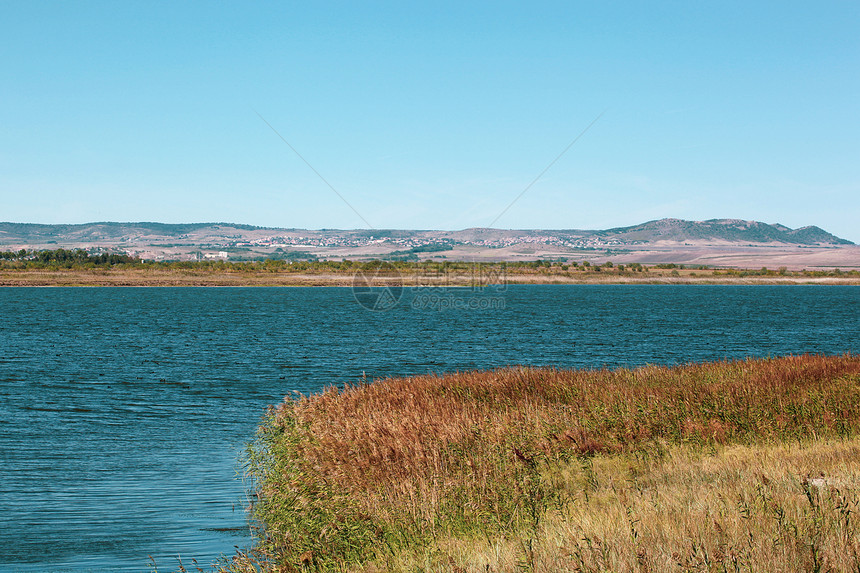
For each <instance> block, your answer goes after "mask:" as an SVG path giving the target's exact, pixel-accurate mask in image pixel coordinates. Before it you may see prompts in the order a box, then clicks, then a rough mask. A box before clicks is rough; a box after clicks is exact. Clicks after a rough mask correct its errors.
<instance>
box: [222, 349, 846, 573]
mask: <svg viewBox="0 0 860 573" xmlns="http://www.w3.org/2000/svg"><path fill="white" fill-rule="evenodd" d="M858 430H860V357H857V356H854V355H843V356H833V357H825V356H792V357H785V358H775V359H761V360H746V361H737V362H719V363H709V364H700V365H686V366H679V367H675V368H665V367H657V366H647V367H643V368H638V369H635V370H627V369H619V370H613V371H609V370H596V371H591V370H554V369H529V368H506V369H501V370H496V371H489V372H468V373H461V374H453V375H447V376H419V377H414V378H404V379H387V380H381V381H376V382H374V383H372V384H365V385H358V386H351V387H346V388H341V389H335V388H330V389H328V390H327V391H325V392H323V393H322V394H319V395H313V396H307V397H302V396H296V397H291V398H288V399H287V400H286V401H285V402H284V403H283V404H281V405H280V406H279V407H278V408H276V409H273V410H272V411H271V412H270V414H269V416H268V417H267V419H266V421H265V423H264V424H263V425H262V426H261V428H260V430H259V432H258V437H257V440H256V442H255V443H254V444H253V445H252V446H251V447H250V448H249V451H248V459H247V462H248V471H249V476H251V477H252V478H253V479H252V482H251V483H252V486H253V490H254V492H255V502H254V504H253V513H254V517H255V519H256V520H258V523H259V528H258V540H257V541H258V543H257V546H256V548H254V549H253V550H250V551H248V552H240V553H237V554H236V555H235V556H234V557H233V558H232V560H231V561H229V562H225V563H224V565H223V569H224V570H225V571H255V570H267V571H302V570H316V571H367V572H370V571H454V572H464V571H470V572H472V571H474V572H477V571H484V572H486V571H496V572H503V571H514V570H526V571H546V572H549V571H637V572H641V571H672V570H674V571H798V570H804V571H857V570H858V567H860V530H858V528H857V525H858V518H857V512H858V510H860V499H858V495H860V456H858V454H860V439H858V438H857V432H858Z"/></svg>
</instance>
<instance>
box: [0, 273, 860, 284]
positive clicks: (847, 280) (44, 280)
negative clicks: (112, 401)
mask: <svg viewBox="0 0 860 573" xmlns="http://www.w3.org/2000/svg"><path fill="white" fill-rule="evenodd" d="M571 275H572V273H571V274H560V273H559V274H539V273H511V274H507V275H506V276H505V277H504V279H503V280H502V281H493V282H492V283H489V282H487V281H483V282H482V281H480V279H479V280H477V281H476V280H475V277H474V275H472V274H470V273H468V272H465V273H451V274H449V275H446V276H444V277H442V278H443V279H444V280H440V277H438V276H422V275H420V274H410V273H404V274H403V275H401V276H399V277H388V278H383V277H377V278H375V279H374V286H382V285H384V284H392V285H395V284H400V285H402V286H404V287H432V286H436V287H470V286H471V287H474V286H479V287H480V286H484V287H486V286H489V285H490V284H507V285H515V284H545V285H576V284H579V285H588V284H606V285H609V284H619V285H648V284H652V285H653V284H676V285H680V284H696V285H851V286H856V285H860V278H858V277H834V276H824V277H810V276H745V277H742V276H731V275H724V274H720V275H715V274H713V273H708V274H706V273H703V272H702V271H698V272H696V271H694V272H689V273H684V274H681V275H680V276H673V275H671V274H670V273H656V272H649V273H646V274H645V275H644V276H641V275H640V276H624V275H614V276H613V275H609V273H575V274H573V276H571ZM607 275H608V276H607ZM353 280H354V275H353V273H331V272H328V273H307V272H304V273H276V272H253V271H240V272H215V271H209V272H193V271H192V272H189V271H180V270H152V269H142V270H129V269H120V270H113V269H111V270H106V269H94V270H91V271H90V270H86V271H82V270H43V269H38V270H0V287H27V286H39V287H230V286H232V287H255V286H259V287H274V286H282V287H324V286H328V287H332V286H340V287H349V286H352V285H353Z"/></svg>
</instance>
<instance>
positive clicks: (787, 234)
mask: <svg viewBox="0 0 860 573" xmlns="http://www.w3.org/2000/svg"><path fill="white" fill-rule="evenodd" d="M260 232H263V233H267V232H268V233H269V234H278V235H279V234H287V235H294V234H297V233H298V234H301V235H304V236H315V237H351V238H373V239H391V240H394V239H404V238H415V237H422V236H426V237H439V238H445V239H447V240H452V241H455V242H460V243H466V244H468V243H474V242H486V241H493V240H501V239H517V238H529V237H531V238H533V239H534V238H537V237H542V236H546V235H548V234H551V235H555V236H560V237H564V238H568V239H576V238H585V237H594V238H604V239H607V240H610V239H611V240H613V241H618V242H621V243H630V244H642V243H653V242H657V241H671V242H678V243H684V242H690V241H721V242H726V243H739V244H740V243H785V244H790V245H853V244H854V243H852V242H851V241H848V240H846V239H842V238H839V237H837V236H835V235H832V234H830V233H828V232H827V231H825V230H824V229H821V228H820V227H816V226H814V225H812V226H807V227H800V228H798V229H791V228H789V227H786V226H785V225H780V224H778V223H777V224H772V225H771V224H768V223H761V222H759V221H742V220H739V219H709V220H707V221H686V220H683V219H659V220H656V221H648V222H647V223H642V224H640V225H633V226H631V227H616V228H613V229H605V230H580V229H568V230H540V229H527V230H509V229H489V228H471V229H464V230H462V231H433V230H408V229H350V230H339V229H321V230H308V229H294V228H292V229H288V228H278V227H257V226H253V225H240V224H236V223H179V224H173V223H150V222H139V223H118V222H99V223H84V224H80V225H43V224H37V223H0V246H2V245H8V244H18V243H34V244H38V243H45V242H47V241H56V242H64V243H68V242H81V243H87V242H102V241H120V242H128V241H135V240H137V239H143V238H151V239H160V240H165V239H184V238H191V237H192V236H193V237H204V236H232V237H236V238H239V237H242V236H244V235H246V234H251V235H258V234H260Z"/></svg>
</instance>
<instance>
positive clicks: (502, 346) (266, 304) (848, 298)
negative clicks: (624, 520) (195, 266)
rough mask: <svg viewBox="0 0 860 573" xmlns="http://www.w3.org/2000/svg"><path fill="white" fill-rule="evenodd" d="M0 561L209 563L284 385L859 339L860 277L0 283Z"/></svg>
mask: <svg viewBox="0 0 860 573" xmlns="http://www.w3.org/2000/svg"><path fill="white" fill-rule="evenodd" d="M0 308H2V320H0V571H121V570H128V571H147V570H148V565H149V563H150V561H149V556H152V557H153V558H154V559H155V561H156V562H157V564H158V566H159V569H160V570H163V571H166V570H173V569H175V568H176V565H177V561H176V556H181V557H182V560H183V563H184V564H185V565H186V566H188V565H190V564H191V559H192V558H195V559H197V561H198V562H199V563H200V564H201V565H203V566H207V565H209V564H210V563H212V562H213V561H214V560H216V559H217V558H218V556H219V555H221V554H226V555H229V554H231V553H232V552H233V547H234V546H235V545H238V546H243V545H247V544H248V543H249V542H250V539H249V538H248V537H247V535H243V534H242V532H241V531H242V529H243V528H245V529H246V521H245V514H244V510H243V508H244V506H245V503H246V502H245V495H244V488H243V484H242V481H241V479H239V477H238V475H239V473H238V465H237V456H238V455H239V453H240V451H241V449H242V446H243V444H244V443H245V442H247V441H248V440H249V439H250V438H251V437H252V435H253V432H254V429H255V427H256V425H257V423H258V422H259V420H260V417H261V415H262V414H263V412H264V409H265V407H266V405H268V404H274V403H277V402H279V401H281V399H282V398H283V396H284V395H286V394H288V393H290V392H292V391H300V392H304V393H308V392H315V391H317V390H319V389H320V388H321V387H323V386H325V385H330V384H339V383H342V382H344V381H350V382H354V381H356V380H357V379H359V378H361V377H362V375H366V377H367V378H368V379H372V378H376V377H383V376H390V375H409V374H416V373H426V372H451V371H458V370H469V369H475V368H493V367H498V366H504V365H512V364H522V365H554V366H562V367H598V366H636V365H641V364H645V363H659V364H677V363H682V362H690V361H702V360H719V359H723V358H742V357H746V356H768V355H771V356H778V355H784V354H790V353H804V352H810V353H825V354H838V353H842V352H846V351H850V352H854V353H860V336H858V335H860V287H847V286H676V285H647V286H646V285H637V286H623V285H588V286H585V285H581V286H526V285H523V286H509V287H507V288H501V287H500V288H496V287H492V288H489V289H485V290H483V291H481V292H472V291H471V290H469V289H450V290H446V291H420V292H416V291H413V290H410V289H406V290H405V291H404V292H403V298H402V300H401V301H400V303H399V304H398V305H396V306H394V307H393V308H392V309H390V310H388V311H386V312H371V311H368V310H366V309H365V308H363V307H362V306H360V305H359V304H357V303H356V300H355V298H354V297H353V294H352V292H351V290H350V289H348V288H187V287H186V288H7V289H0Z"/></svg>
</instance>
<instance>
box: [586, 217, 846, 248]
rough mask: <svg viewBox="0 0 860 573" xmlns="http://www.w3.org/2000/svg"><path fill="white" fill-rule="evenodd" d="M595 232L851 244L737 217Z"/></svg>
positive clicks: (636, 237)
mask: <svg viewBox="0 0 860 573" xmlns="http://www.w3.org/2000/svg"><path fill="white" fill-rule="evenodd" d="M595 235H598V236H601V237H607V238H609V237H612V238H615V239H618V240H622V241H623V242H634V241H637V242H638V241H643V242H646V243H651V242H655V241H674V242H678V243H683V242H688V241H724V242H727V243H786V244H795V245H817V244H824V245H853V244H854V243H852V242H851V241H847V240H845V239H841V238H839V237H837V236H835V235H831V234H830V233H828V232H827V231H825V230H823V229H821V228H820V227H815V226H808V227H801V228H799V229H790V228H788V227H786V226H785V225H780V224H774V225H769V224H767V223H761V222H759V221H742V220H739V219H709V220H707V221H685V220H683V219H660V220H657V221H648V222H647V223H642V224H641V225H634V226H632V227H619V228H616V229H607V230H605V231H597V232H595Z"/></svg>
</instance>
